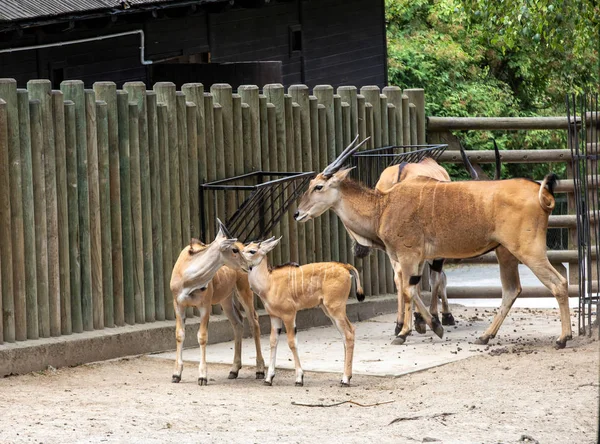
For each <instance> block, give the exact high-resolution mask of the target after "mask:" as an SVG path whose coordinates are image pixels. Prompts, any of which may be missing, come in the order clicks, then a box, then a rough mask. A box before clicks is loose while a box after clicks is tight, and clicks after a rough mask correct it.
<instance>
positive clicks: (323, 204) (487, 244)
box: [295, 144, 572, 348]
mask: <svg viewBox="0 0 600 444" xmlns="http://www.w3.org/2000/svg"><path fill="white" fill-rule="evenodd" d="M357 148H358V147H357V146H353V145H352V144H351V145H350V146H349V147H348V148H346V150H344V152H343V153H342V154H341V155H340V156H339V157H338V159H336V160H335V161H334V162H333V163H332V164H331V165H329V166H328V167H327V168H326V169H325V170H324V171H323V172H322V173H321V174H318V175H317V176H316V177H315V178H314V179H313V180H312V181H311V183H310V184H309V187H308V189H307V191H306V192H305V193H304V195H303V196H302V199H301V201H300V204H299V206H298V211H297V212H296V215H295V217H296V220H297V221H302V222H306V221H308V220H310V219H312V218H315V217H318V216H319V215H321V214H322V213H324V212H325V211H327V210H328V209H330V208H331V209H332V210H333V211H334V212H335V213H336V214H337V215H338V216H339V218H340V219H341V220H342V222H343V223H344V226H345V227H346V229H347V230H348V231H349V232H350V233H351V234H352V235H353V237H354V238H355V239H357V240H358V241H359V242H360V243H361V244H362V245H366V246H371V247H375V248H380V249H382V250H384V251H386V253H387V254H388V256H389V257H390V259H391V260H393V261H395V263H396V266H395V269H394V271H395V273H396V274H397V275H398V276H397V277H398V279H399V280H400V282H401V283H402V291H403V294H404V297H405V318H404V327H403V330H402V331H401V332H400V333H399V334H398V337H397V338H396V339H397V341H396V340H395V342H397V343H403V342H404V341H405V340H406V336H407V335H408V334H410V331H411V329H412V325H411V323H412V320H411V316H410V303H411V301H412V300H414V301H415V305H416V308H417V310H418V311H419V312H420V313H421V315H422V316H423V318H424V319H425V322H426V323H427V325H429V327H430V328H431V329H432V330H433V331H434V332H436V334H438V336H440V337H441V336H442V335H443V328H442V326H441V325H440V324H439V323H434V322H432V317H431V315H430V313H429V311H428V310H427V308H426V307H425V305H424V304H423V302H422V301H421V298H420V297H419V288H418V283H419V280H420V276H421V273H422V268H423V263H424V261H425V260H428V259H437V258H457V259H459V258H468V257H473V256H478V255H481V254H483V253H485V252H487V251H491V250H495V251H496V255H497V257H498V263H499V265H500V277H501V280H502V306H501V307H500V310H499V311H498V313H497V314H496V316H495V318H494V321H493V322H492V324H491V325H490V327H489V328H488V329H487V330H486V331H485V332H484V333H483V335H482V336H481V337H480V338H479V339H478V343H481V344H485V343H487V342H488V341H489V339H490V338H493V337H494V336H495V335H496V333H497V332H498V329H499V328H500V325H501V324H502V322H503V320H504V318H505V317H506V315H507V313H508V311H509V310H510V307H511V306H512V304H513V302H514V300H515V299H516V297H517V296H518V295H519V294H520V293H521V284H520V280H519V273H518V263H519V261H521V262H522V263H524V264H525V265H527V266H528V267H529V268H530V269H531V270H532V271H533V272H534V274H535V275H536V276H537V277H538V278H539V279H540V281H541V282H542V283H543V284H544V285H545V286H546V287H548V288H549V289H550V291H551V292H552V294H553V295H554V296H555V297H556V299H557V301H558V304H559V307H560V314H561V334H560V336H559V337H558V339H557V341H556V346H557V347H558V348H562V347H565V345H566V342H567V340H568V339H571V337H572V332H571V322H570V315H569V306H568V291H567V281H566V279H565V278H564V277H563V276H561V274H560V273H559V272H558V271H556V269H554V267H552V265H551V264H550V262H549V261H548V257H547V254H546V231H547V228H548V217H549V215H550V212H551V211H552V209H553V208H554V197H553V195H552V193H551V192H550V191H548V190H547V189H546V185H549V188H550V190H551V189H552V187H553V185H554V183H555V177H554V176H551V175H549V176H546V178H544V181H543V182H542V184H541V185H540V184H538V183H535V182H533V181H528V180H525V179H510V180H503V181H475V182H440V181H437V180H434V179H430V178H415V179H412V180H407V181H405V182H400V183H398V184H396V185H395V186H393V187H392V188H391V189H390V190H389V191H387V192H381V191H378V190H371V189H368V188H366V187H364V186H362V185H361V184H359V183H357V182H355V181H353V180H351V179H350V178H348V173H349V172H350V169H345V170H340V169H341V166H342V165H343V162H344V161H345V159H346V158H347V157H348V156H350V155H351V154H352V152H354V151H355V150H356V149H357ZM440 215H442V216H440ZM445 215H447V216H445Z"/></svg>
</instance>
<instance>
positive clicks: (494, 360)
mask: <svg viewBox="0 0 600 444" xmlns="http://www.w3.org/2000/svg"><path fill="white" fill-rule="evenodd" d="M554 313H555V312H553V311H552V312H550V311H549V316H554ZM524 322H527V321H526V320H524ZM283 345H285V343H284V344H283ZM280 346H281V345H280ZM172 366H173V363H172V361H170V360H166V359H157V358H155V357H154V358H149V357H147V356H141V357H135V358H126V359H120V360H115V361H110V362H103V363H96V364H90V365H85V366H80V367H76V368H65V369H59V370H54V369H49V370H47V371H45V372H42V373H33V374H28V375H23V376H12V377H8V378H4V379H2V380H0V443H3V444H4V443H21V442H27V443H29V442H31V443H33V442H36V443H66V442H68V443H72V442H78V443H100V442H110V443H114V442H119V443H205V442H216V443H315V442H318V443H367V442H378V443H404V442H406V443H412V442H443V443H523V442H528V443H534V442H538V443H540V444H541V443H544V444H545V443H577V444H580V443H594V442H597V433H598V432H597V430H598V412H599V405H598V395H599V386H598V381H599V368H600V364H599V342H598V341H594V340H593V339H589V338H585V337H576V338H575V339H574V340H573V341H571V342H570V343H569V345H568V347H567V348H566V349H564V350H559V351H557V350H554V349H553V348H551V346H549V344H548V343H547V342H546V341H544V343H540V341H534V340H527V341H520V342H518V343H515V342H513V343H510V342H507V343H505V344H503V346H502V347H500V348H498V347H494V348H490V349H489V350H488V351H486V352H482V353H480V354H478V355H476V356H473V357H470V358H468V359H464V360H461V361H457V362H452V363H449V364H446V365H443V366H440V367H436V368H432V369H429V370H425V371H422V372H418V373H411V374H408V375H404V376H401V377H397V378H393V377H375V376H366V375H360V374H357V375H355V376H354V378H353V379H352V387H350V388H341V387H339V386H338V385H337V381H338V379H339V374H338V373H335V374H333V373H317V372H307V375H306V376H307V383H306V385H305V386H304V387H295V386H294V379H293V372H292V371H289V370H278V373H277V377H276V379H275V384H274V386H273V387H265V386H263V384H262V382H261V381H257V380H256V379H254V371H255V370H254V368H253V367H245V368H243V369H242V370H241V372H240V376H239V378H238V379H237V380H228V379H227V375H228V373H229V366H228V365H222V364H210V365H209V373H210V374H209V376H210V380H209V385H208V386H206V387H200V386H198V385H197V384H196V376H197V367H196V365H195V364H192V363H187V364H186V366H185V371H184V378H183V380H182V382H181V383H180V384H171V382H170V379H171V372H172ZM343 401H354V402H356V403H360V404H363V405H369V404H377V403H379V404H378V405H373V406H364V407H362V406H359V405H357V404H353V403H349V402H346V403H344V404H341V405H338V406H331V407H308V406H302V405H294V404H293V403H305V404H322V405H330V404H334V403H339V402H343ZM389 401H392V402H389Z"/></svg>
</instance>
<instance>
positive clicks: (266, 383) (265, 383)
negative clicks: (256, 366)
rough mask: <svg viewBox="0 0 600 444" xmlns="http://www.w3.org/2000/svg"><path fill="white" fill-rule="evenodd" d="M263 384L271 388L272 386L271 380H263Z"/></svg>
mask: <svg viewBox="0 0 600 444" xmlns="http://www.w3.org/2000/svg"><path fill="white" fill-rule="evenodd" d="M263 384H264V385H268V386H269V387H271V386H272V385H273V380H271V381H267V380H266V379H265V381H264V383H263Z"/></svg>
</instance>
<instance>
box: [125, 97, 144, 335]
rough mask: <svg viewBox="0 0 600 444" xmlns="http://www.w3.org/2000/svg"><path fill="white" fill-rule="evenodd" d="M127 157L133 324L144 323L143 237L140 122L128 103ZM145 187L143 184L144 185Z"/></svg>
mask: <svg viewBox="0 0 600 444" xmlns="http://www.w3.org/2000/svg"><path fill="white" fill-rule="evenodd" d="M128 108H129V155H130V173H131V176H130V178H131V218H132V222H133V272H134V274H133V276H132V279H133V295H134V311H135V322H136V323H137V324H143V323H144V322H145V308H144V305H145V304H144V302H145V301H144V236H143V230H142V182H141V175H140V122H139V108H138V105H137V103H135V102H129V105H128ZM144 185H145V184H144Z"/></svg>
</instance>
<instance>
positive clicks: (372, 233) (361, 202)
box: [332, 179, 383, 246]
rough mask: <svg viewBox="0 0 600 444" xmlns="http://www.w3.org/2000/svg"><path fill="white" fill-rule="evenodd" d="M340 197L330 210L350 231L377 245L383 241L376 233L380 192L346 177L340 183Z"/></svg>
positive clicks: (380, 244)
mask: <svg viewBox="0 0 600 444" xmlns="http://www.w3.org/2000/svg"><path fill="white" fill-rule="evenodd" d="M340 192H341V193H342V198H341V199H339V200H338V201H337V202H336V204H335V205H334V206H333V207H332V210H333V211H334V212H335V214H337V215H338V217H339V218H340V219H341V220H342V222H343V223H344V226H345V227H346V228H348V229H349V230H351V231H352V232H354V233H356V234H358V235H360V236H362V237H365V238H367V239H369V240H371V241H372V242H373V243H374V244H377V246H382V245H383V242H382V241H381V240H380V239H379V237H378V235H377V228H378V227H379V215H380V201H381V194H380V193H379V192H378V191H375V190H371V189H369V188H366V187H364V186H362V185H361V184H359V183H357V182H354V181H353V180H351V179H346V180H344V181H343V182H342V183H341V184H340Z"/></svg>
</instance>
